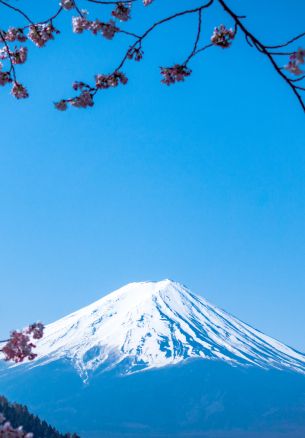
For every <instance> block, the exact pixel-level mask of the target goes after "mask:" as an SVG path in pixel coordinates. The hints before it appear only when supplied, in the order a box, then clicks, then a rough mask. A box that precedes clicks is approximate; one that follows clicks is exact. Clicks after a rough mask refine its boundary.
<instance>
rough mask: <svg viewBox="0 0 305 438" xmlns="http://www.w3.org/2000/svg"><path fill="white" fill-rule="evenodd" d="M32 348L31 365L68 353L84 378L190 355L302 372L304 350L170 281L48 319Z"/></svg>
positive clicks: (123, 291)
mask: <svg viewBox="0 0 305 438" xmlns="http://www.w3.org/2000/svg"><path fill="white" fill-rule="evenodd" d="M37 353H38V359H37V360H36V361H34V362H33V363H31V364H30V366H31V367H36V366H43V365H45V364H49V363H52V362H54V361H57V360H60V359H67V360H68V361H70V362H71V363H72V365H73V366H74V368H75V369H76V370H77V371H78V373H79V374H80V375H81V377H82V378H83V379H84V380H87V379H88V378H90V375H91V374H92V373H93V372H94V371H96V370H98V369H99V370H110V369H114V368H118V369H119V370H120V372H121V373H123V374H130V373H134V372H136V371H139V370H143V369H150V368H160V367H164V366H166V365H170V364H176V363H178V362H181V361H184V360H186V359H188V358H201V359H206V360H207V359H209V360H211V359H213V360H218V361H226V362H229V363H230V364H232V365H243V366H245V365H249V366H258V367H262V368H267V369H270V368H276V369H288V370H292V371H298V372H300V373H305V355H303V354H301V353H299V352H297V351H295V350H294V349H292V348H289V347H287V346H286V345H284V344H282V343H280V342H278V341H276V340H274V339H272V338H270V337H268V336H266V335H264V334H263V333H261V332H259V331H257V330H255V329H254V328H252V327H250V326H249V325H247V324H245V323H243V322H241V321H240V320H238V319H236V318H235V317H233V316H231V315H229V314H228V313H226V312H225V311H223V310H221V309H219V308H218V307H216V306H214V305H212V304H210V303H209V302H207V301H206V300H205V299H203V298H201V297H199V296H197V295H194V294H192V293H191V292H190V291H189V290H188V289H187V288H186V287H184V286H183V285H181V284H179V283H176V282H173V281H170V280H163V281H159V282H141V283H130V284H128V285H126V286H124V287H122V288H120V289H118V290H116V291H115V292H112V293H110V294H109V295H107V296H105V297H103V298H102V299H100V300H99V301H97V302H95V303H93V304H91V305H89V306H87V307H85V308H83V309H81V310H79V311H76V312H74V313H72V314H70V315H68V316H66V317H64V318H62V319H60V320H58V321H56V322H54V323H52V324H50V325H48V326H47V327H46V334H45V336H44V338H43V339H42V340H41V341H39V343H38V345H37Z"/></svg>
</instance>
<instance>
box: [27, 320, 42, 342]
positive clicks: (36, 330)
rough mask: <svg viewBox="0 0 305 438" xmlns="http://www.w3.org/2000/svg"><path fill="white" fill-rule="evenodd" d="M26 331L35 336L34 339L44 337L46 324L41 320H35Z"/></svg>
mask: <svg viewBox="0 0 305 438" xmlns="http://www.w3.org/2000/svg"><path fill="white" fill-rule="evenodd" d="M25 332H26V333H27V334H29V335H31V336H32V337H33V339H41V338H42V337H43V332H44V325H43V324H42V323H41V322H35V323H34V324H31V325H29V326H28V328H27V329H25Z"/></svg>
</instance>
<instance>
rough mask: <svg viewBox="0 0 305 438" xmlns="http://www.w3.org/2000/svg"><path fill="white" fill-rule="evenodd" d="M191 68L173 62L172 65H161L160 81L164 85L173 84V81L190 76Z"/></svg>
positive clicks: (182, 79) (179, 80)
mask: <svg viewBox="0 0 305 438" xmlns="http://www.w3.org/2000/svg"><path fill="white" fill-rule="evenodd" d="M191 73H192V70H190V69H189V68H188V67H187V66H186V65H181V64H175V65H174V66H173V67H161V75H162V76H163V79H162V80H161V82H162V83H163V84H166V85H171V84H174V83H175V82H181V81H184V79H185V78H186V77H187V76H190V75H191Z"/></svg>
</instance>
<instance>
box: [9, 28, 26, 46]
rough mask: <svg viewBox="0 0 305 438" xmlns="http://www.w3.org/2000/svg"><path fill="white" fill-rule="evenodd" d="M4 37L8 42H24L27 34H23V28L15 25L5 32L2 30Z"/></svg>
mask: <svg viewBox="0 0 305 438" xmlns="http://www.w3.org/2000/svg"><path fill="white" fill-rule="evenodd" d="M3 35H4V39H5V40H6V41H8V42H10V43H13V42H14V41H19V42H20V43H24V42H25V41H26V40H27V36H26V35H25V34H24V31H23V29H21V28H17V27H10V28H9V29H8V31H7V32H3Z"/></svg>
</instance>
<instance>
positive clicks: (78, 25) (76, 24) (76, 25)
mask: <svg viewBox="0 0 305 438" xmlns="http://www.w3.org/2000/svg"><path fill="white" fill-rule="evenodd" d="M90 26H91V22H90V21H89V20H87V18H86V17H73V18H72V28H73V32H74V33H83V31H84V30H88V29H90Z"/></svg>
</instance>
